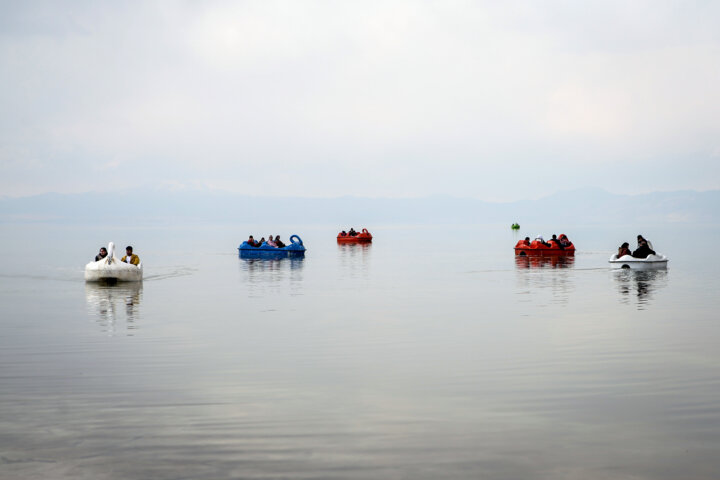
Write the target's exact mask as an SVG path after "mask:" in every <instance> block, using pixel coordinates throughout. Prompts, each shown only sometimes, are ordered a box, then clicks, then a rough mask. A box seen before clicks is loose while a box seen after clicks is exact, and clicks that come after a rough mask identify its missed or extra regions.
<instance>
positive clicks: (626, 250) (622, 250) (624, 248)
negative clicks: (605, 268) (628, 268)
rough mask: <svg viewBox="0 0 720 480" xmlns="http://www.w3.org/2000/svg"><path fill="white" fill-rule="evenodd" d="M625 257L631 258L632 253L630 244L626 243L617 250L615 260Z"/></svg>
mask: <svg viewBox="0 0 720 480" xmlns="http://www.w3.org/2000/svg"><path fill="white" fill-rule="evenodd" d="M625 255H630V256H632V252H631V251H630V244H629V243H628V242H624V243H623V244H622V245H620V248H618V253H617V258H620V257H624V256H625Z"/></svg>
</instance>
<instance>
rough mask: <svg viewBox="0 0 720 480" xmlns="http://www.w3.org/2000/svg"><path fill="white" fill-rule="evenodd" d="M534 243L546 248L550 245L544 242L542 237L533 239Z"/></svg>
mask: <svg viewBox="0 0 720 480" xmlns="http://www.w3.org/2000/svg"><path fill="white" fill-rule="evenodd" d="M535 241H536V242H538V243H539V244H540V245H545V246H546V247H550V246H551V245H550V244H549V243H547V242H546V241H545V239H544V238H543V236H542V235H538V236H537V237H535Z"/></svg>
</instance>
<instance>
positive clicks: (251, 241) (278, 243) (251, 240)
mask: <svg viewBox="0 0 720 480" xmlns="http://www.w3.org/2000/svg"><path fill="white" fill-rule="evenodd" d="M247 244H248V245H250V246H251V247H260V246H261V245H262V244H265V245H267V246H268V247H277V248H283V247H285V246H286V245H285V244H284V243H283V242H282V240H280V235H275V238H273V236H272V235H270V236H269V237H268V239H267V240H265V237H262V238H261V239H260V240H259V241H257V240H255V237H253V236H252V235H250V236H249V237H248V239H247Z"/></svg>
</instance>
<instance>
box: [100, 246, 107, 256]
mask: <svg viewBox="0 0 720 480" xmlns="http://www.w3.org/2000/svg"><path fill="white" fill-rule="evenodd" d="M100 255H102V256H103V257H104V256H105V255H107V249H106V248H105V247H100Z"/></svg>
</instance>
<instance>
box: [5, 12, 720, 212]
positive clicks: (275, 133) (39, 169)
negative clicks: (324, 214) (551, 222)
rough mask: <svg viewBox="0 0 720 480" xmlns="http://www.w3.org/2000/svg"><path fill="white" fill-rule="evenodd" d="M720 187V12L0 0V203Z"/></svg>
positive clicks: (500, 196) (517, 195) (507, 196)
mask: <svg viewBox="0 0 720 480" xmlns="http://www.w3.org/2000/svg"><path fill="white" fill-rule="evenodd" d="M583 186H599V187H603V188H605V189H607V190H609V191H611V192H615V193H643V192H650V191H656V190H678V189H697V190H706V189H717V188H720V2H713V1H708V2H704V1H697V2H687V1H677V2H670V1H662V0H661V1H656V0H653V1H627V0H623V1H608V0H603V1H599V2H586V1H583V2H577V1H547V2H542V1H527V2H523V1H505V2H496V1H489V2H482V1H467V2H463V1H448V0H442V1H437V2H430V1H417V0H416V1H392V0H382V1H377V2H375V1H368V0H363V1H354V2H349V1H338V0H333V1H325V2H322V1H321V2H317V1H299V0H293V1H287V2H276V1H268V0H262V1H260V0H258V1H228V2H212V1H204V2H192V1H176V2H149V1H147V2H146V1H142V2H131V1H130V2H129V1H120V2H118V1H113V2H97V1H88V2H71V1H65V2H56V1H48V2H35V1H23V2H11V1H0V195H9V196H23V195H30V194H36V193H44V192H51V191H53V192H84V191H109V190H118V189H126V188H130V187H146V188H155V187H160V188H190V189H194V188H210V189H220V190H230V191H234V192H238V193H245V194H257V195H299V196H338V195H344V194H350V195H361V196H373V197H377V196H382V197H415V196H425V195H431V194H450V195H456V196H469V197H476V198H480V199H484V200H496V201H505V200H516V199H522V198H537V197H539V196H542V195H545V194H549V193H553V192H555V191H557V190H563V189H569V188H576V187H583Z"/></svg>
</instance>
